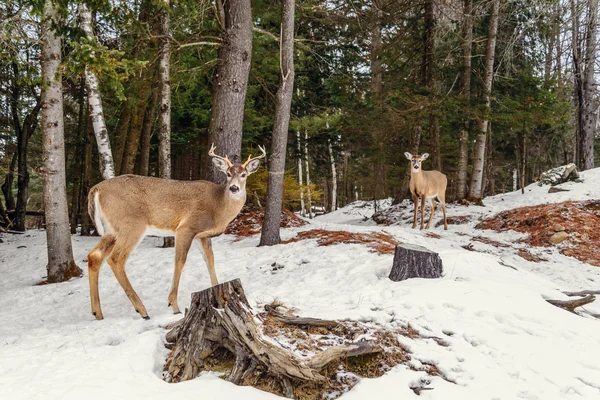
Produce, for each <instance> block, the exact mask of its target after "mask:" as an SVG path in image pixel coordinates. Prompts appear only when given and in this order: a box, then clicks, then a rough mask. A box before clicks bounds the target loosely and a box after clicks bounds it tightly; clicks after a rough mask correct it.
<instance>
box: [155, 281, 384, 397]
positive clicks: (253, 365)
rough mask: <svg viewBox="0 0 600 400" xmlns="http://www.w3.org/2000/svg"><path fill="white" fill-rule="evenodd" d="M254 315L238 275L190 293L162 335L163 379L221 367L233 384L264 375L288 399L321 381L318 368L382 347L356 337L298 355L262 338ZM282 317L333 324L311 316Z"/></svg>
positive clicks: (178, 379) (252, 381) (184, 377)
mask: <svg viewBox="0 0 600 400" xmlns="http://www.w3.org/2000/svg"><path fill="white" fill-rule="evenodd" d="M281 319H282V320H285V319H286V318H284V317H283V316H281ZM256 320H257V319H256V318H255V316H254V314H253V313H252V311H251V308H250V305H249V304H248V301H247V299H246V296H245V294H244V289H243V288H242V284H241V282H240V280H239V279H236V280H233V281H229V282H225V283H223V284H220V285H216V286H213V287H211V288H209V289H206V290H203V291H201V292H196V293H193V294H192V304H191V305H190V308H189V311H187V313H186V315H185V317H184V318H183V319H182V320H181V322H180V323H177V324H175V326H172V327H171V331H169V332H168V333H167V335H166V339H167V341H168V342H171V343H174V346H173V350H172V352H171V354H170V355H169V357H168V358H167V363H166V365H165V370H166V371H167V372H168V374H169V375H168V377H167V380H169V381H171V382H181V381H185V380H189V379H193V378H195V377H197V376H198V374H199V373H200V372H201V371H204V370H219V371H222V372H223V371H224V370H225V374H226V375H225V376H226V379H227V380H228V381H230V382H233V383H235V384H237V385H252V386H256V383H257V382H258V381H259V380H261V379H262V380H263V381H264V380H265V376H267V377H268V378H267V379H268V382H269V383H268V384H267V385H264V386H278V387H279V389H278V390H275V392H279V393H280V394H283V395H285V396H287V397H290V398H293V397H294V393H295V388H296V387H298V386H299V385H306V384H307V383H314V384H315V385H323V384H325V383H326V382H327V378H326V376H325V373H322V372H321V371H322V370H323V369H325V367H327V366H328V365H329V364H331V363H332V362H334V361H339V360H340V359H342V358H346V357H352V356H357V355H363V354H370V353H378V352H381V351H383V349H382V347H381V346H380V345H378V344H377V343H374V342H371V341H359V342H354V343H351V344H350V345H341V346H336V347H330V348H328V349H326V350H324V351H321V352H320V353H317V354H315V355H313V356H312V357H309V358H301V357H299V356H298V355H297V354H295V353H292V352H291V351H289V350H287V349H284V348H283V347H281V346H278V344H277V343H276V341H274V340H273V339H271V338H268V337H265V336H264V335H263V333H262V332H261V330H260V328H259V326H258V325H257V324H256ZM283 322H284V323H288V322H289V323H291V324H304V325H311V324H314V325H315V326H326V325H331V324H337V322H335V321H323V320H319V319H315V318H305V319H299V318H291V319H290V320H289V321H283ZM215 360H217V361H216V362H217V363H220V366H219V367H218V368H214V367H215V365H216V363H215Z"/></svg>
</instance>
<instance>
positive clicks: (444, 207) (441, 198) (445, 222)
mask: <svg viewBox="0 0 600 400" xmlns="http://www.w3.org/2000/svg"><path fill="white" fill-rule="evenodd" d="M440 201H441V202H442V212H443V213H444V230H445V231H447V230H448V221H446V196H440Z"/></svg>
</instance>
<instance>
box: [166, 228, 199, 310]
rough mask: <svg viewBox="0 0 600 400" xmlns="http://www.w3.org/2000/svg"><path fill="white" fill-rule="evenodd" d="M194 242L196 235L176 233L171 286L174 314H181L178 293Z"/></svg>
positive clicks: (171, 303)
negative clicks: (182, 272)
mask: <svg viewBox="0 0 600 400" xmlns="http://www.w3.org/2000/svg"><path fill="white" fill-rule="evenodd" d="M192 240H194V233H190V232H187V231H177V232H175V272H174V273H173V283H172V284H171V293H169V305H170V306H171V307H173V312H174V313H175V314H179V313H180V312H181V311H179V305H178V304H177V292H178V291H179V280H180V279H181V271H183V267H184V266H185V261H186V260H187V254H188V252H189V251H190V246H191V245H192Z"/></svg>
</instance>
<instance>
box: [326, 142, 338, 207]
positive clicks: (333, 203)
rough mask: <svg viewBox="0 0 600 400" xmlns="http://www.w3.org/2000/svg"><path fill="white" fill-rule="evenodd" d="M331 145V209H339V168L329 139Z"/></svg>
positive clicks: (329, 145)
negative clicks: (337, 168)
mask: <svg viewBox="0 0 600 400" xmlns="http://www.w3.org/2000/svg"><path fill="white" fill-rule="evenodd" d="M327 143H328V147H329V160H330V162H331V211H335V210H337V180H338V177H337V170H336V168H335V157H334V156H333V147H332V146H331V139H327Z"/></svg>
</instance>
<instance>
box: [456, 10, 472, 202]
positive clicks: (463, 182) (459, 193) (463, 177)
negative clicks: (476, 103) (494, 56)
mask: <svg viewBox="0 0 600 400" xmlns="http://www.w3.org/2000/svg"><path fill="white" fill-rule="evenodd" d="M463 4H464V8H463V23H462V34H461V47H462V74H461V75H462V78H461V92H462V95H463V98H464V100H465V103H466V107H465V112H464V114H465V116H464V118H465V121H464V126H463V128H462V129H461V130H460V133H459V154H458V174H457V178H456V185H457V188H456V197H457V198H458V199H459V200H462V199H464V198H465V197H466V195H467V168H468V165H469V121H470V117H469V107H468V106H467V105H468V103H469V100H470V98H471V50H472V48H473V0H464V3H463Z"/></svg>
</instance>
